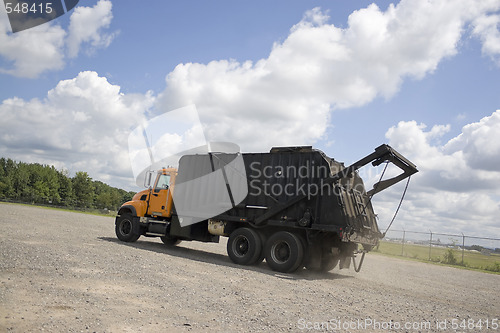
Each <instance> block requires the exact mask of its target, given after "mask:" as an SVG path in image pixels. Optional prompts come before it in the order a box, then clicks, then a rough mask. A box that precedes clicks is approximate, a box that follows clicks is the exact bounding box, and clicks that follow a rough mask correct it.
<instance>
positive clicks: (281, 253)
mask: <svg viewBox="0 0 500 333" xmlns="http://www.w3.org/2000/svg"><path fill="white" fill-rule="evenodd" d="M290 251H291V250H290V245H288V243H287V242H276V243H274V244H273V246H272V247H271V258H272V259H273V261H274V262H276V263H278V264H284V263H285V262H287V261H288V259H290Z"/></svg>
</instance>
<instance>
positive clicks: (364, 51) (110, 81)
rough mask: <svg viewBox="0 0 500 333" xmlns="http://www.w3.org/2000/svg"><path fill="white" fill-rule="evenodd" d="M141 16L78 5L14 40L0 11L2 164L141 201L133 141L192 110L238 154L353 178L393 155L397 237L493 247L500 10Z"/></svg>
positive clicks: (388, 201) (340, 4) (454, 6)
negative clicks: (303, 156)
mask: <svg viewBox="0 0 500 333" xmlns="http://www.w3.org/2000/svg"><path fill="white" fill-rule="evenodd" d="M372 3H375V5H373V4H372ZM391 3H392V5H391ZM146 4H147V5H144V4H142V6H139V5H138V3H137V2H136V1H119V2H118V1H103V0H102V1H80V3H79V6H77V7H76V8H75V9H74V10H72V11H71V12H69V13H68V14H66V15H64V16H62V17H60V18H58V19H56V20H54V21H52V22H50V23H47V24H44V25H42V26H39V27H37V28H33V29H30V30H27V31H24V32H20V33H16V34H12V33H11V32H10V27H9V25H8V22H7V17H6V14H5V12H4V11H3V10H2V11H1V12H0V23H1V24H2V26H1V30H0V86H1V87H2V89H1V90H0V102H1V103H2V104H1V105H0V115H1V116H2V118H3V119H4V123H3V124H2V125H0V129H1V131H2V132H3V135H2V137H1V139H0V154H1V155H2V156H6V157H11V158H14V159H17V160H23V161H28V162H41V163H50V164H54V165H56V167H58V168H66V169H68V170H70V172H72V173H74V172H75V171H78V170H85V171H88V172H89V173H90V175H91V176H92V177H93V178H95V179H100V180H102V181H105V182H107V183H110V184H111V185H114V186H119V187H126V188H127V187H128V188H133V187H132V186H133V185H131V184H132V183H133V182H134V180H133V174H132V172H131V169H130V162H129V160H128V157H127V144H126V142H127V139H126V138H127V135H128V134H129V133H130V131H131V130H132V129H133V128H134V127H135V126H137V125H138V124H140V123H141V122H142V121H145V120H147V119H150V118H152V117H154V116H156V115H159V114H161V113H163V112H166V111H169V110H172V109H175V108H179V107H183V106H186V105H189V104H192V103H194V104H195V105H196V107H197V108H198V111H199V112H200V119H201V120H202V122H203V123H204V125H205V126H206V133H205V134H206V136H207V139H210V140H212V139H213V140H228V141H232V142H236V143H238V144H239V145H240V146H241V147H242V149H243V150H244V151H266V150H267V149H269V148H270V147H271V146H273V145H293V144H304V145H313V146H315V147H317V148H319V149H322V150H324V151H325V152H326V153H327V154H328V155H329V156H333V157H335V158H336V159H338V160H343V161H345V162H346V163H350V162H353V161H354V160H356V159H358V158H360V157H363V156H364V155H366V154H368V153H370V152H371V151H372V150H373V149H374V148H375V147H376V146H378V145H379V144H381V143H390V144H391V145H393V146H395V147H396V148H397V149H398V150H400V151H402V152H403V153H404V154H405V155H407V156H408V157H409V158H410V159H412V160H413V161H414V162H415V163H416V164H417V165H418V166H419V167H420V169H421V172H420V173H419V174H417V175H416V176H415V177H414V179H413V180H412V187H410V193H409V195H408V200H407V203H405V205H406V206H405V207H406V208H407V209H406V211H405V212H402V213H401V216H400V222H399V223H400V225H399V227H402V226H405V227H407V229H408V228H414V229H422V228H423V229H425V230H428V229H429V228H430V227H433V228H434V226H436V227H435V229H436V230H439V231H443V232H450V231H465V230H466V229H467V228H468V225H469V223H470V221H471V219H474V221H476V223H479V224H480V225H482V226H483V227H484V229H483V230H487V231H488V232H489V233H491V234H496V235H497V236H499V235H500V228H499V222H498V220H497V218H496V216H498V213H499V212H500V206H499V205H500V191H499V187H498V186H499V185H500V167H496V165H497V164H496V162H497V161H498V162H500V158H498V157H497V156H499V155H500V147H497V146H498V145H497V144H496V142H498V141H500V135H499V134H497V133H500V122H499V121H497V117H500V116H499V115H498V114H497V112H496V110H498V109H500V91H499V88H500V75H499V74H500V33H499V32H498V27H499V26H498V24H499V22H500V18H499V17H500V11H499V9H500V2H499V1H489V2H483V3H480V2H477V1H472V0H460V1H429V2H422V1H419V0H416V1H415V0H405V1H401V2H393V1H347V0H345V1H303V0H301V1H299V0H296V1H272V2H269V1H252V2H235V1H217V2H207V1H183V2H170V1H161V2H160V1H155V2H153V1H149V2H146ZM32 43H33V44H32ZM30 45H32V46H30ZM49 51H50V52H49ZM51 52H53V53H51ZM30 59H31V60H30ZM33 59H37V60H33ZM190 64H191V65H190ZM49 92H50V93H49ZM482 119H483V120H482ZM424 124H425V126H424ZM375 176H376V175H373V177H372V174H367V177H368V178H370V177H372V178H376V177H375ZM400 190H401V189H400V188H396V189H395V191H394V192H393V193H388V194H384V195H381V196H380V198H379V199H378V200H379V201H378V202H376V207H378V208H379V209H378V212H379V215H380V216H381V219H382V218H385V219H387V218H388V217H389V216H390V214H391V213H392V212H393V210H394V206H395V205H396V204H397V202H395V198H396V197H397V196H398V195H399V193H400ZM398 191H399V192H398ZM396 193H397V194H396ZM429 194H431V195H429ZM441 201H443V202H441ZM438 202H439V203H440V205H438V204H437V203H438ZM470 203H474V204H473V205H474V206H475V207H477V211H476V210H474V209H472V210H470V209H469V210H466V208H464V206H465V205H466V204H470ZM482 204H484V205H486V208H484V209H483V208H481V209H480V207H482V206H481V205H482Z"/></svg>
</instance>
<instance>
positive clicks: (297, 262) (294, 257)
mask: <svg viewBox="0 0 500 333" xmlns="http://www.w3.org/2000/svg"><path fill="white" fill-rule="evenodd" d="M227 254H228V256H229V258H230V259H231V260H232V261H233V262H234V263H236V264H239V265H254V264H257V263H259V262H261V261H262V260H263V259H264V257H265V258H266V262H267V264H268V265H269V267H270V268H271V269H272V270H274V271H277V272H282V273H291V272H294V271H296V270H297V269H298V268H299V267H301V266H302V263H303V260H304V245H303V242H302V241H301V239H300V238H299V236H297V235H295V234H293V233H291V232H288V231H279V232H277V233H275V234H273V235H271V237H269V239H267V241H265V242H264V241H263V238H262V236H261V235H259V233H257V231H255V230H253V229H250V228H238V229H236V230H234V231H233V232H232V233H231V235H230V236H229V240H228V242H227Z"/></svg>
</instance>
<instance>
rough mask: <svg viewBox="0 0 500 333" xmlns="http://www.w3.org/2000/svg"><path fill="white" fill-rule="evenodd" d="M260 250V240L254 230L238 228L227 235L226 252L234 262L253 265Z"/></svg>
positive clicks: (258, 256)
mask: <svg viewBox="0 0 500 333" xmlns="http://www.w3.org/2000/svg"><path fill="white" fill-rule="evenodd" d="M261 252H262V241H261V239H260V236H259V234H258V233H257V232H256V231H255V230H252V229H249V228H238V229H236V230H235V231H233V232H232V233H231V235H230V236H229V240H228V241H227V254H228V256H229V258H231V260H232V261H233V262H234V263H235V264H239V265H253V264H255V263H257V261H258V259H259V258H260V254H261Z"/></svg>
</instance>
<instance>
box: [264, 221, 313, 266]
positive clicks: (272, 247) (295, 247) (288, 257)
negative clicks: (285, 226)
mask: <svg viewBox="0 0 500 333" xmlns="http://www.w3.org/2000/svg"><path fill="white" fill-rule="evenodd" d="M264 251H265V255H266V262H267V264H268V265H269V267H271V269H272V270H273V271H278V272H282V273H291V272H294V271H296V270H297V268H299V267H300V266H302V262H303V260H304V245H303V244H302V241H301V240H300V238H299V237H298V236H296V235H294V234H292V233H291V232H288V231H279V232H277V233H275V234H274V235H272V236H271V237H270V238H269V239H268V240H267V242H266V247H265V249H264Z"/></svg>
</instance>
